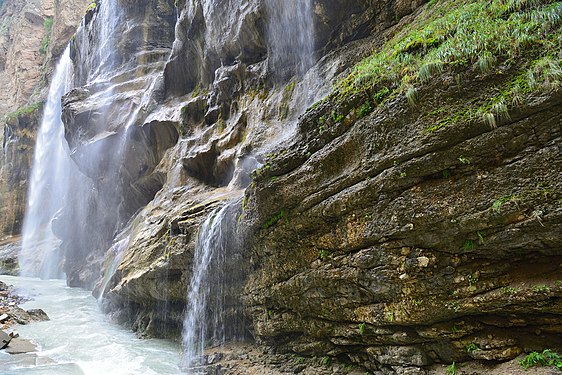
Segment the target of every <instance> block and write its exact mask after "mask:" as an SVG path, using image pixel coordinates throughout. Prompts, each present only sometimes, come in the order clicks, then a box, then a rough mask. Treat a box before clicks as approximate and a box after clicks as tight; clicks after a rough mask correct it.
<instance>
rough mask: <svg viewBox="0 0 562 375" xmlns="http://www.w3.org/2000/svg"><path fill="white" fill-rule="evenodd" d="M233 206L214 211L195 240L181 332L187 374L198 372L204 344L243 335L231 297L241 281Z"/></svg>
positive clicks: (208, 344)
mask: <svg viewBox="0 0 562 375" xmlns="http://www.w3.org/2000/svg"><path fill="white" fill-rule="evenodd" d="M237 203H239V202H237ZM234 207H235V204H227V205H226V206H224V207H222V208H221V209H218V210H215V211H214V212H213V213H212V214H211V215H210V216H209V217H208V219H207V220H206V221H205V223H204V224H203V226H202V227H201V231H200V234H199V238H198V239H197V245H196V248H195V255H194V258H193V259H194V260H193V274H192V277H191V283H190V286H189V293H188V297H187V300H188V307H187V312H186V316H185V319H184V325H183V334H182V337H183V347H184V353H183V355H184V356H183V360H182V365H183V367H184V368H185V369H186V370H187V372H188V373H193V374H198V373H201V371H202V369H201V366H203V365H205V363H203V358H202V356H203V351H204V349H205V347H212V346H219V345H222V344H224V343H225V341H226V340H241V339H243V336H244V328H243V327H244V323H243V320H242V318H241V315H240V304H239V301H237V300H236V299H235V300H233V296H234V295H235V293H236V290H238V291H239V288H240V287H241V280H243V271H242V269H241V268H240V261H239V259H240V257H239V255H240V250H241V247H240V244H239V243H238V242H237V238H238V236H237V235H236V219H235V215H233V208H234Z"/></svg>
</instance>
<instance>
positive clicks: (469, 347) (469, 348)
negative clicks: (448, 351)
mask: <svg viewBox="0 0 562 375" xmlns="http://www.w3.org/2000/svg"><path fill="white" fill-rule="evenodd" d="M465 350H466V352H467V353H472V352H475V351H477V350H480V347H479V346H478V345H477V344H476V343H473V342H471V343H470V344H468V345H467V346H466V347H465Z"/></svg>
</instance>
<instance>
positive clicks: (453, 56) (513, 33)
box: [332, 0, 562, 131]
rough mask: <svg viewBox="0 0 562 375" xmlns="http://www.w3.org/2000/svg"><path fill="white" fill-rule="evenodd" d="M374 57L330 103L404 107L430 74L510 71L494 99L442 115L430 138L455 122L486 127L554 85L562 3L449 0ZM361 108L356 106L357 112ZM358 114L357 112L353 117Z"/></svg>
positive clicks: (430, 8)
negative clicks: (394, 101)
mask: <svg viewBox="0 0 562 375" xmlns="http://www.w3.org/2000/svg"><path fill="white" fill-rule="evenodd" d="M423 12H424V13H423V14H421V15H420V16H418V17H417V18H416V21H414V22H413V23H411V24H409V25H407V26H406V27H404V28H403V29H402V30H401V31H400V32H399V33H398V34H397V35H396V36H394V38H392V39H391V40H389V41H388V42H387V43H386V45H385V46H384V47H383V48H382V49H381V50H380V51H378V52H376V53H374V54H373V55H371V56H369V57H367V58H366V59H365V60H363V61H362V62H361V63H359V64H358V65H357V66H356V67H355V68H354V69H353V71H352V72H351V74H349V75H348V76H347V77H346V78H344V79H343V80H342V81H340V82H339V83H338V84H337V85H336V89H335V91H334V93H333V94H332V97H333V98H335V99H336V101H346V100H347V99H348V98H350V97H352V96H355V95H360V96H366V97H368V98H369V99H368V100H371V99H372V100H373V102H374V103H380V102H381V101H382V100H383V99H384V98H386V97H393V96H396V95H400V94H403V95H405V96H406V98H407V99H408V102H409V104H410V105H412V106H415V105H416V103H417V101H418V100H419V98H418V90H417V88H416V86H421V85H423V84H425V83H427V82H429V81H431V80H432V79H434V77H435V76H436V75H438V74H456V73H458V72H460V71H463V70H466V69H472V70H474V71H476V72H479V73H480V74H482V75H487V74H493V73H503V72H506V71H510V70H515V72H516V74H515V75H514V76H515V78H514V79H513V80H512V81H510V82H509V83H508V84H507V85H506V86H505V87H502V88H501V89H499V90H498V91H499V92H498V93H497V95H495V96H493V97H488V98H481V100H480V101H479V102H477V103H474V106H473V107H471V108H464V109H462V111H461V112H459V113H457V111H444V113H442V114H441V116H439V120H438V121H439V122H438V123H437V124H436V125H434V126H432V127H430V128H429V129H428V130H429V131H436V130H438V129H440V128H442V127H445V126H448V125H450V124H453V123H455V122H458V121H466V120H475V119H480V120H482V121H485V122H486V123H488V124H489V125H490V126H491V127H495V126H497V123H498V121H501V120H504V119H508V118H509V110H510V108H512V107H517V106H520V105H522V104H524V102H525V97H526V96H527V95H529V94H532V93H536V92H540V91H549V90H558V89H559V88H560V86H561V85H562V65H561V62H560V59H559V58H558V56H559V55H560V53H561V51H562V47H561V46H562V31H561V27H560V26H561V25H562V2H559V1H551V0H493V1H484V0H477V1H466V0H464V1H463V0H450V1H443V2H430V3H428V4H427V5H426V7H425V9H424V10H423ZM362 108H363V107H362ZM360 112H362V113H363V114H364V112H365V111H363V110H360Z"/></svg>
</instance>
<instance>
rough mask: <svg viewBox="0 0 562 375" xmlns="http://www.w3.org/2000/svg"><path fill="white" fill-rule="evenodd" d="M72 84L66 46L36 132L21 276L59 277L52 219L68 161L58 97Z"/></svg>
mask: <svg viewBox="0 0 562 375" xmlns="http://www.w3.org/2000/svg"><path fill="white" fill-rule="evenodd" d="M71 86H72V61H71V59H70V50H69V48H68V47H67V48H66V50H65V52H64V53H63V55H62V57H61V59H60V61H59V63H58V66H57V68H56V69H55V74H54V76H53V81H52V83H51V87H50V89H49V96H48V98H47V103H46V105H45V109H44V112H43V119H42V121H41V126H40V127H39V133H38V135H37V143H36V146H35V157H34V161H33V169H32V172H31V183H30V189H29V194H28V205H27V210H26V215H25V220H24V225H23V249H22V251H21V253H20V257H19V263H20V269H21V273H22V275H24V276H39V277H41V278H61V277H63V272H62V266H61V261H62V258H61V253H60V248H59V243H60V240H59V239H58V238H57V237H56V236H55V235H54V233H53V229H52V223H53V220H54V218H55V216H56V215H57V214H58V213H60V211H61V209H62V207H63V205H64V202H65V201H66V198H67V195H68V192H69V179H70V173H71V169H72V161H71V160H70V157H69V151H68V145H67V143H66V140H65V139H64V125H63V123H62V120H61V113H62V107H61V98H62V96H63V95H64V94H65V93H66V92H68V90H69V89H70V88H71Z"/></svg>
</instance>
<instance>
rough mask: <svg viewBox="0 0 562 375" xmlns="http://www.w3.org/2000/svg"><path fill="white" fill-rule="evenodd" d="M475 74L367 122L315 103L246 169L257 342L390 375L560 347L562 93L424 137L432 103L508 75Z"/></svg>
mask: <svg viewBox="0 0 562 375" xmlns="http://www.w3.org/2000/svg"><path fill="white" fill-rule="evenodd" d="M475 74H476V73H475V72H471V71H468V72H465V73H463V75H462V77H461V79H460V80H458V81H457V84H454V83H452V82H454V81H455V80H454V79H452V77H449V76H446V75H445V76H443V77H440V78H438V79H436V80H435V81H432V83H431V84H428V85H426V86H424V88H423V90H421V91H420V92H419V94H420V96H419V101H418V102H417V104H416V106H415V107H412V106H411V105H409V104H408V103H407V101H406V99H405V98H404V97H397V98H394V99H391V100H389V101H388V102H386V103H385V104H384V105H382V106H379V107H378V108H377V109H376V110H375V111H374V112H373V113H372V114H371V115H369V116H367V117H366V118H360V117H361V116H360V115H358V113H359V112H358V109H357V108H359V107H360V104H361V103H362V102H363V100H364V99H363V98H349V100H348V101H346V102H345V103H344V104H342V106H334V105H333V104H330V103H329V101H328V103H327V104H326V103H324V104H321V105H320V106H319V107H317V108H316V109H314V110H313V111H311V112H310V113H308V114H307V115H306V116H305V117H304V118H303V119H302V121H301V122H300V124H299V125H300V127H299V133H298V136H297V137H295V138H294V139H293V140H290V141H287V142H286V143H285V144H283V145H282V147H281V148H280V149H279V150H278V152H277V153H276V157H275V158H272V159H271V160H270V161H269V168H267V169H266V170H265V169H261V170H260V173H257V174H255V175H254V180H255V185H254V186H255V188H254V189H251V190H250V191H249V192H248V194H247V197H246V198H247V199H246V202H247V207H248V210H247V215H248V216H247V217H248V219H249V223H250V225H253V226H254V228H256V230H257V231H258V233H257V234H256V236H255V237H254V238H255V243H254V246H253V252H252V261H253V263H252V266H253V267H254V269H255V272H254V273H253V274H252V275H250V277H249V279H248V283H247V286H246V291H245V301H246V303H247V306H248V310H247V312H248V314H250V315H251V316H252V317H253V321H254V332H255V334H256V336H257V337H258V338H259V339H260V340H263V342H265V343H269V344H271V345H274V346H276V347H282V348H285V350H288V351H294V352H296V353H301V354H303V355H313V356H320V355H326V354H327V355H330V356H334V357H338V358H340V359H342V360H344V361H347V362H352V363H356V364H359V365H361V366H363V367H365V368H367V369H370V370H382V369H384V370H385V371H390V370H392V371H394V370H396V371H398V370H397V368H401V367H407V368H408V367H411V368H413V369H415V368H423V367H425V366H427V365H430V364H432V363H434V362H436V363H451V362H453V361H461V360H469V359H471V358H472V359H484V360H488V361H496V360H499V361H503V360H509V359H512V358H515V357H516V356H518V355H519V354H520V353H521V352H522V351H532V350H542V348H543V347H550V346H552V347H556V348H559V347H560V334H561V331H560V327H559V325H558V324H556V323H554V322H555V321H557V320H559V319H560V313H561V306H562V305H561V303H562V282H561V281H560V275H562V270H561V261H562V253H561V252H560V249H561V248H562V247H561V246H562V243H561V241H560V236H559V234H558V233H559V232H560V230H561V228H562V211H561V209H560V205H559V200H560V197H561V196H562V185H561V182H560V178H559V177H558V175H559V171H560V168H561V167H562V164H561V159H560V141H561V135H562V133H561V131H562V126H561V124H562V113H561V112H560V109H559V108H560V103H561V101H562V96H560V94H559V93H557V92H552V93H551V94H550V95H545V96H541V95H539V96H538V97H534V98H529V100H528V101H527V103H529V104H528V105H526V106H522V107H520V108H519V109H518V110H516V111H514V112H515V113H512V114H510V117H509V119H504V120H503V121H501V123H500V124H498V126H497V128H491V127H490V126H489V125H488V124H486V123H485V122H484V121H473V120H471V121H465V122H463V121H457V122H455V123H454V124H452V125H451V126H450V127H446V128H445V129H443V130H441V131H437V132H430V131H427V128H428V123H431V116H430V115H428V114H429V113H431V111H432V110H434V108H435V107H436V106H439V107H440V108H442V107H447V108H464V107H465V106H468V105H469V104H467V103H468V102H469V101H470V100H471V99H474V98H477V97H479V96H480V95H483V96H485V95H489V94H490V93H493V92H494V91H493V90H495V87H497V86H496V85H498V84H501V82H502V81H501V80H509V79H510V78H509V72H508V73H506V74H505V75H504V76H502V75H499V76H495V77H494V78H493V79H492V78H490V80H489V81H486V80H480V81H477V80H476V79H475V77H474V75H475ZM498 80H500V82H498ZM472 82H475V83H472ZM449 106H451V107H449ZM455 106H458V107H455ZM332 111H335V113H343V114H346V116H342V119H341V121H339V122H336V121H335V120H334V119H333V117H332V118H330V113H333V112H332ZM320 117H323V118H324V119H328V120H326V121H327V123H325V125H324V127H323V128H324V129H328V130H323V129H320V128H319V126H318V121H319V120H318V119H319V118H320ZM545 166H548V168H545ZM271 176H275V178H274V179H273V178H271ZM272 218H274V219H275V220H272ZM264 223H266V224H267V225H266V224H264ZM272 223H273V225H272ZM393 369H394V370H393ZM401 371H402V370H401ZM416 371H421V370H416Z"/></svg>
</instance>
